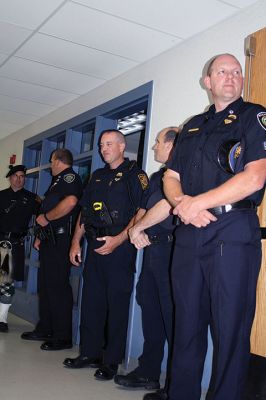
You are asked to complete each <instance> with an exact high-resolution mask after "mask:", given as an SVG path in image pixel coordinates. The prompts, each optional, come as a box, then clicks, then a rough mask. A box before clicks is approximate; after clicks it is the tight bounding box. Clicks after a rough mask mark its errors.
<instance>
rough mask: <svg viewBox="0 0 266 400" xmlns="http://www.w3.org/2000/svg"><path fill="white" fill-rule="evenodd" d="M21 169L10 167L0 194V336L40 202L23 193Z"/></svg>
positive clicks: (19, 277) (23, 179) (6, 329)
mask: <svg viewBox="0 0 266 400" xmlns="http://www.w3.org/2000/svg"><path fill="white" fill-rule="evenodd" d="M25 174H26V167H25V165H15V166H13V165H10V167H9V172H8V173H7V175H6V178H9V181H10V187H9V188H8V189H4V190H1V191H0V254H1V266H0V332H7V331H8V324H7V315H8V310H9V307H10V306H11V303H12V298H13V295H14V293H15V289H14V282H13V281H14V280H16V281H24V266H25V248H24V239H25V236H26V235H27V231H28V226H29V223H30V220H31V218H32V215H33V214H36V213H37V211H38V209H39V206H40V201H41V200H40V198H39V197H38V196H36V194H34V193H32V192H29V191H28V190H26V189H24V184H25Z"/></svg>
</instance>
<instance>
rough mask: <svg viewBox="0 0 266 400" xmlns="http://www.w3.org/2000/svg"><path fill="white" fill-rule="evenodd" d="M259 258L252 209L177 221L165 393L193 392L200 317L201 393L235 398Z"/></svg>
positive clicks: (184, 399)
mask: <svg viewBox="0 0 266 400" xmlns="http://www.w3.org/2000/svg"><path fill="white" fill-rule="evenodd" d="M260 263H261V241H260V230H259V225H258V218H257V215H256V212H255V211H253V210H244V211H242V210H241V211H240V210H237V211H232V212H230V213H227V214H223V215H221V216H219V217H218V221H217V222H214V223H211V224H210V225H208V227H206V228H201V229H197V228H195V227H193V226H192V225H188V226H185V225H181V226H180V227H179V228H178V229H177V231H176V243H175V249H174V255H173V265H172V280H173V292H174V302H175V336H174V350H173V364H172V376H171V386H170V400H199V399H200V397H201V379H202V373H203V367H204V359H205V355H206V351H207V329H208V325H210V327H211V333H212V338H213V351H214V357H213V365H212V377H211V382H210V387H209V391H208V394H207V399H208V400H227V399H228V400H229V399H230V400H243V391H244V386H245V380H246V376H247V372H248V364H249V351H250V331H251V327H252V321H253V317H254V312H255V300H256V284H257V278H258V273H259V269H260Z"/></svg>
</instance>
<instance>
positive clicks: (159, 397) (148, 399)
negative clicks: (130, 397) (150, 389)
mask: <svg viewBox="0 0 266 400" xmlns="http://www.w3.org/2000/svg"><path fill="white" fill-rule="evenodd" d="M167 399H168V394H167V392H166V390H165V389H159V390H156V392H154V393H147V394H145V396H144V397H143V400H167Z"/></svg>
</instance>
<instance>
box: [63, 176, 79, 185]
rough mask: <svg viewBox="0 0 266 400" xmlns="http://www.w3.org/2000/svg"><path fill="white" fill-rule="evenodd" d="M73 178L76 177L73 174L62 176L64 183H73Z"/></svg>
mask: <svg viewBox="0 0 266 400" xmlns="http://www.w3.org/2000/svg"><path fill="white" fill-rule="evenodd" d="M75 178H76V176H75V175H74V174H66V175H64V181H65V182H66V183H72V182H74V180H75Z"/></svg>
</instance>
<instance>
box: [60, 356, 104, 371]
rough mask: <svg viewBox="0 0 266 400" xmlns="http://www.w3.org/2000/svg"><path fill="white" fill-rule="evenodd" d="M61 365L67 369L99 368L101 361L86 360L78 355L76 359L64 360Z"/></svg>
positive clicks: (86, 358) (98, 359)
mask: <svg viewBox="0 0 266 400" xmlns="http://www.w3.org/2000/svg"><path fill="white" fill-rule="evenodd" d="M63 364H64V366H65V367H67V368H84V367H90V368H99V367H100V366H101V365H102V360H101V359H100V358H88V357H86V356H81V355H80V356H78V357H76V358H66V359H65V360H64V362H63Z"/></svg>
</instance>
